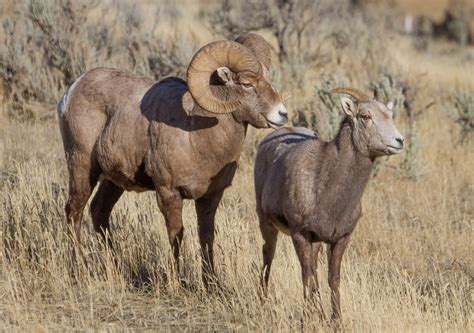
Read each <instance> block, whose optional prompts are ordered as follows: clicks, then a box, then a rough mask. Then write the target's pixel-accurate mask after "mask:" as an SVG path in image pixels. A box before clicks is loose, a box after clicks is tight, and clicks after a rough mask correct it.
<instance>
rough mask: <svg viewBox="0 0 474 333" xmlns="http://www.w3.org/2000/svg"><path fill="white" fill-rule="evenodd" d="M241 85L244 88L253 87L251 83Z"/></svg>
mask: <svg viewBox="0 0 474 333" xmlns="http://www.w3.org/2000/svg"><path fill="white" fill-rule="evenodd" d="M241 83H242V85H243V86H244V88H252V87H253V85H252V83H250V82H241Z"/></svg>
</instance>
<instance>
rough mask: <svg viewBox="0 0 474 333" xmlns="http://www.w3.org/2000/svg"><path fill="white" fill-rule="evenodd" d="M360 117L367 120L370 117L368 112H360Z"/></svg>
mask: <svg viewBox="0 0 474 333" xmlns="http://www.w3.org/2000/svg"><path fill="white" fill-rule="evenodd" d="M360 117H361V118H362V119H365V120H369V119H370V118H371V117H370V114H367V113H364V114H361V115H360Z"/></svg>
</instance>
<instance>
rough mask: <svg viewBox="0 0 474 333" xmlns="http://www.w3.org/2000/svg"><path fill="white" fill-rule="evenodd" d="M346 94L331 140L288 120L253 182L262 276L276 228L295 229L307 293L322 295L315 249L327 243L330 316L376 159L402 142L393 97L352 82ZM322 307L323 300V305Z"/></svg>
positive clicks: (265, 149)
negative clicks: (363, 90)
mask: <svg viewBox="0 0 474 333" xmlns="http://www.w3.org/2000/svg"><path fill="white" fill-rule="evenodd" d="M333 92H336V93H345V94H348V95H351V96H352V97H354V98H355V99H356V102H353V101H352V100H351V99H349V98H347V97H342V98H341V104H342V108H343V109H344V112H345V113H346V115H347V116H346V117H345V119H344V120H343V121H342V123H341V125H340V129H339V132H338V134H337V135H336V137H335V138H334V139H333V140H332V141H331V142H325V141H322V140H320V139H319V138H318V136H317V135H316V134H314V133H313V132H312V131H310V130H308V129H305V128H283V129H279V130H276V131H274V132H273V133H271V134H270V135H268V136H267V137H266V138H265V139H264V140H263V141H262V143H261V144H260V145H259V148H258V152H257V156H256V163H255V175H254V176H255V190H256V200H257V213H258V217H259V222H260V230H261V232H262V236H263V239H264V245H263V249H262V252H263V272H262V284H263V287H264V289H265V290H267V289H266V288H267V286H268V279H269V276H270V267H271V264H272V260H273V256H274V254H275V246H276V242H277V236H278V231H281V232H283V233H285V234H287V235H290V236H291V238H292V240H293V244H294V247H295V250H296V253H297V256H298V259H299V261H300V264H301V269H302V278H303V286H304V295H305V297H307V296H308V292H309V293H312V294H313V295H315V296H316V297H317V298H318V300H319V284H318V280H317V273H316V270H317V257H318V252H319V249H320V247H321V243H322V242H325V243H327V244H329V246H328V266H329V286H330V288H331V295H332V296H331V304H332V317H333V319H339V318H340V316H341V309H340V297H339V272H340V268H341V260H342V255H343V253H344V250H345V248H346V246H347V243H348V241H349V237H350V235H351V233H352V231H353V230H354V228H355V226H356V223H357V220H358V219H359V217H360V215H361V197H362V194H363V192H364V188H365V185H366V184H367V182H368V180H369V175H370V172H371V170H372V167H373V165H374V160H375V159H376V158H377V157H379V156H383V155H392V154H398V153H400V152H401V151H402V150H403V141H404V139H403V137H402V136H401V135H400V133H399V132H398V130H397V129H396V128H395V125H394V123H393V118H392V111H391V109H392V106H393V103H388V104H387V105H385V104H383V103H382V102H380V101H379V100H378V99H377V94H376V93H375V95H374V98H369V97H368V96H366V95H365V94H363V93H361V92H359V91H357V90H355V89H349V88H337V89H335V90H333ZM320 311H321V314H323V312H322V308H321V309H320Z"/></svg>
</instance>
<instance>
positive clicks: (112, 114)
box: [58, 34, 288, 282]
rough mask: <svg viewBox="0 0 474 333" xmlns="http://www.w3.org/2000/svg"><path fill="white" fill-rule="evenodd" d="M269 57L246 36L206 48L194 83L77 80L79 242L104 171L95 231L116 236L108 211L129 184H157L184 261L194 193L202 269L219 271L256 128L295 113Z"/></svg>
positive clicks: (94, 76)
mask: <svg viewBox="0 0 474 333" xmlns="http://www.w3.org/2000/svg"><path fill="white" fill-rule="evenodd" d="M270 63H271V59H270V46H269V44H268V43H267V42H266V41H265V40H264V39H263V38H262V37H260V36H258V35H255V34H247V35H244V36H241V37H239V38H238V39H236V41H218V42H213V43H210V44H208V45H206V46H204V47H202V48H201V49H200V50H199V51H198V52H197V53H196V54H195V56H194V57H193V59H192V61H191V63H190V64H189V67H188V71H187V82H186V81H183V80H181V79H179V78H175V77H169V78H165V79H163V80H161V81H158V82H153V81H152V80H150V79H148V78H145V77H142V76H138V75H132V74H128V73H125V72H122V71H119V70H117V69H106V68H96V69H93V70H91V71H89V72H87V73H86V74H84V75H83V76H82V77H80V78H79V79H77V80H76V82H75V83H74V84H73V85H72V86H71V87H70V88H69V90H68V91H67V92H66V94H65V95H64V97H63V98H62V100H61V102H60V103H59V105H58V112H59V122H60V127H61V134H62V138H63V143H64V150H65V153H66V159H67V165H68V170H69V177H70V181H69V199H68V201H67V204H66V215H67V220H68V222H69V223H70V224H71V225H72V226H73V228H74V232H75V237H76V239H77V241H79V242H80V227H81V218H82V211H83V209H84V206H85V205H86V202H87V200H88V199H89V197H90V195H91V193H92V191H93V189H94V187H95V186H96V184H97V182H98V181H99V178H100V179H102V181H101V183H100V186H99V189H98V191H97V194H96V195H95V196H94V198H93V200H92V203H91V214H92V220H93V224H94V228H95V230H96V231H97V232H99V233H100V234H101V235H102V236H103V237H104V238H105V239H108V237H107V236H106V235H107V234H106V231H107V230H108V228H109V216H110V213H111V211H112V208H113V207H114V205H115V203H116V202H117V201H118V200H119V198H120V196H121V195H122V193H123V192H124V190H128V191H138V192H141V191H147V190H153V191H156V197H157V202H158V206H159V208H160V210H161V212H162V213H163V215H164V218H165V221H166V228H167V231H168V236H169V241H170V243H171V246H172V249H173V252H174V256H175V258H176V259H177V258H178V256H179V244H180V242H181V240H182V238H183V223H182V216H181V213H182V212H181V211H182V202H183V199H193V200H195V207H196V212H197V219H198V228H199V238H200V243H201V247H202V257H203V268H204V270H205V271H207V272H208V273H213V272H214V264H213V241H214V216H215V213H216V209H217V206H218V204H219V201H220V200H221V197H222V194H223V192H224V189H225V188H226V187H228V186H230V185H231V181H232V178H233V177H234V174H235V171H236V168H237V162H238V159H239V155H240V153H241V151H242V145H243V143H244V139H245V134H246V131H247V126H248V124H250V125H252V126H254V127H257V128H267V127H280V126H282V125H283V124H285V123H286V121H287V119H288V117H287V111H286V109H285V107H284V106H283V104H282V97H281V96H280V94H279V93H278V91H276V90H275V88H274V87H273V86H272V84H271V82H270V80H269V78H268V69H269V67H270ZM203 275H204V276H205V274H203ZM205 282H206V281H205Z"/></svg>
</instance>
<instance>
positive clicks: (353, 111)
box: [341, 97, 357, 118]
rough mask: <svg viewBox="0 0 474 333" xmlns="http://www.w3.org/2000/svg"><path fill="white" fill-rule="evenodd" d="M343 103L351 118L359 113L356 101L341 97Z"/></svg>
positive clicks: (343, 107)
mask: <svg viewBox="0 0 474 333" xmlns="http://www.w3.org/2000/svg"><path fill="white" fill-rule="evenodd" d="M341 105H342V109H343V110H344V112H345V113H346V114H347V115H348V116H349V117H351V118H355V116H356V115H357V104H356V103H354V102H353V101H352V100H351V99H350V98H347V97H341Z"/></svg>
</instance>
